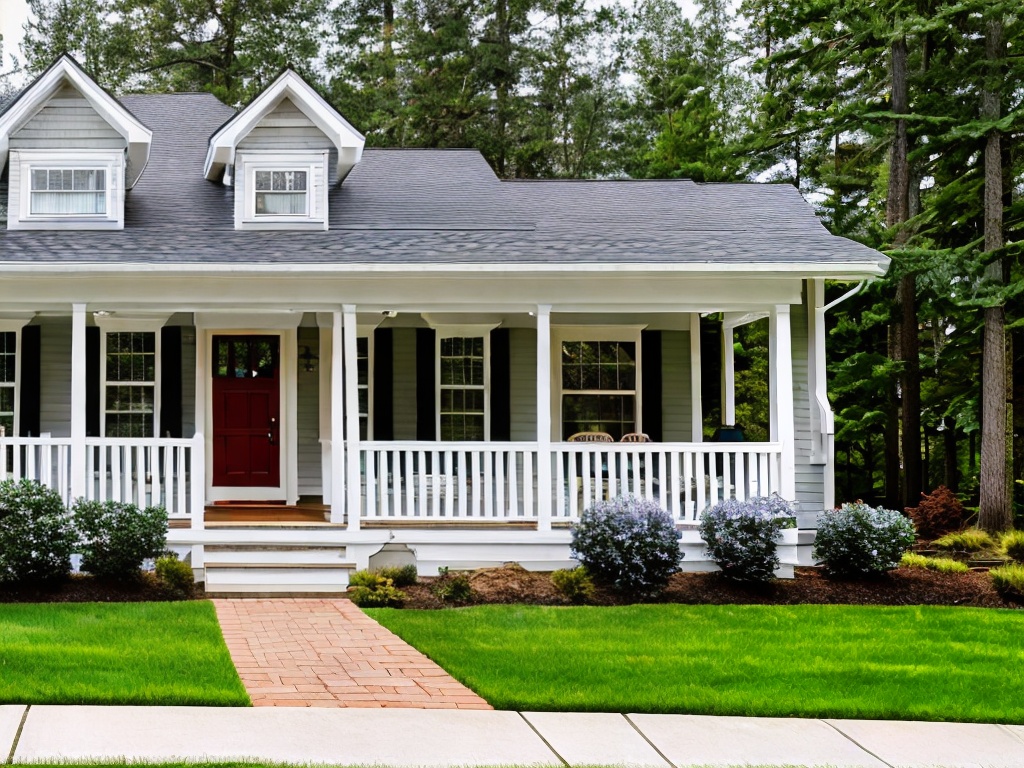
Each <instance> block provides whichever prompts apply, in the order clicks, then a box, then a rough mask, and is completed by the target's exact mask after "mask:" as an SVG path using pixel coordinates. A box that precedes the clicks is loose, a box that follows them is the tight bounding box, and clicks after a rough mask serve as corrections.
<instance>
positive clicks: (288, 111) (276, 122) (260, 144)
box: [238, 98, 334, 150]
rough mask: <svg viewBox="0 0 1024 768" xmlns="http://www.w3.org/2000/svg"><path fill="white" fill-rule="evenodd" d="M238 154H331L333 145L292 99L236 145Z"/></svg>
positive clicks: (279, 106) (283, 103) (263, 120)
mask: <svg viewBox="0 0 1024 768" xmlns="http://www.w3.org/2000/svg"><path fill="white" fill-rule="evenodd" d="M238 148H239V149H240V150H251V149H258V150H282V149H283V150H299V149H301V150H306V149H311V150H331V149H334V144H333V143H332V142H331V140H330V139H329V138H328V137H327V135H326V134H324V132H323V131H321V130H320V129H319V128H317V127H316V125H314V124H313V121H312V120H310V119H309V118H308V117H306V116H305V115H304V114H303V113H302V112H301V110H299V108H298V107H296V106H295V103H294V102H293V101H292V100H291V99H287V98H286V99H284V100H283V101H282V102H281V103H280V104H278V106H277V107H276V108H275V109H274V110H273V111H272V112H271V113H270V114H268V115H267V116H266V117H264V118H263V119H262V120H260V122H259V124H258V125H257V126H256V127H255V128H253V129H252V130H251V131H249V133H248V134H247V135H246V137H245V138H244V139H242V140H241V141H240V142H239V143H238Z"/></svg>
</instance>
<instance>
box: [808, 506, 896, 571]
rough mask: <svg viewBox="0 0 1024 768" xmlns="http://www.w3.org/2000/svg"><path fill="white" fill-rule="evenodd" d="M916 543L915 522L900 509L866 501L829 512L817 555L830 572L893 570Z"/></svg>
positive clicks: (817, 543) (820, 530)
mask: <svg viewBox="0 0 1024 768" xmlns="http://www.w3.org/2000/svg"><path fill="white" fill-rule="evenodd" d="M913 543H914V524H913V523H912V522H910V520H908V519H907V518H905V517H904V516H903V515H901V514H900V513H899V512H895V511H894V510H891V509H882V508H881V507H879V508H877V509H875V508H874V507H869V506H868V505H867V504H865V503H864V502H862V501H858V502H855V503H853V504H843V507H842V509H835V510H832V511H831V512H825V513H824V514H823V515H822V516H821V519H820V520H819V522H818V535H817V537H816V538H815V541H814V558H815V559H816V560H817V561H818V562H820V563H821V564H822V565H824V566H825V569H826V570H827V571H829V572H830V573H834V574H836V575H839V576H866V575H869V574H873V573H882V572H883V571H891V570H892V569H893V568H895V567H897V566H898V565H899V564H900V559H901V558H902V557H903V553H904V552H906V551H907V550H908V549H910V547H911V545H913Z"/></svg>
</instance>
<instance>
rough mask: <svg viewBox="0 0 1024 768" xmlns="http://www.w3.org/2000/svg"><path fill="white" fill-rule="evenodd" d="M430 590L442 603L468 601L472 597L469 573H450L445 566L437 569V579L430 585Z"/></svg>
mask: <svg viewBox="0 0 1024 768" xmlns="http://www.w3.org/2000/svg"><path fill="white" fill-rule="evenodd" d="M430 591H431V592H433V593H434V597H436V598H437V599H438V600H440V601H441V602H444V603H468V602H469V601H470V599H472V597H473V587H472V586H471V585H470V583H469V574H468V573H463V572H461V571H460V572H456V573H452V572H451V571H449V570H448V568H447V567H446V566H441V567H440V568H438V569H437V581H435V582H434V583H433V584H432V585H431V587H430Z"/></svg>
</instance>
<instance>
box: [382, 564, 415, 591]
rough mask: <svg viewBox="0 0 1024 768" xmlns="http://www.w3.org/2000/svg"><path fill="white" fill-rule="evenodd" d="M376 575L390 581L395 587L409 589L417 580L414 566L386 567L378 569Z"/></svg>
mask: <svg viewBox="0 0 1024 768" xmlns="http://www.w3.org/2000/svg"><path fill="white" fill-rule="evenodd" d="M376 573H377V574H378V575H379V576H383V577H384V578H385V579H391V581H393V582H394V583H395V586H396V587H411V586H412V585H413V584H415V583H416V582H417V581H418V580H419V573H418V572H417V570H416V566H415V565H413V564H411V563H410V564H409V565H386V566H384V567H383V568H378V569H377V571H376Z"/></svg>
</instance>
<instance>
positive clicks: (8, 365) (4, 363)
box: [0, 331, 18, 437]
mask: <svg viewBox="0 0 1024 768" xmlns="http://www.w3.org/2000/svg"><path fill="white" fill-rule="evenodd" d="M17 343H18V334H17V333H15V332H14V331H5V332H3V333H0V427H2V428H3V430H4V432H3V434H5V435H7V436H8V437H11V436H13V435H14V408H15V406H14V395H15V391H14V387H15V376H16V370H17V368H16V366H17V351H18V350H17Z"/></svg>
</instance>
